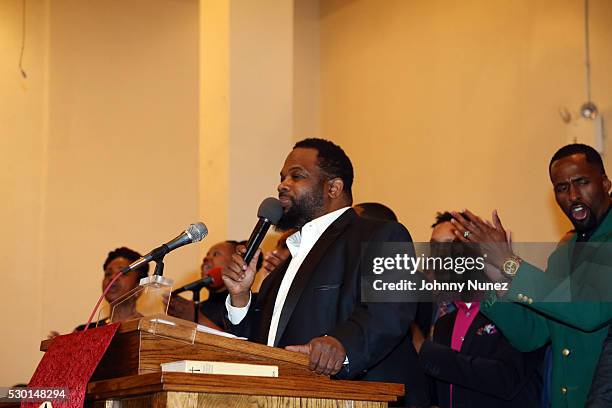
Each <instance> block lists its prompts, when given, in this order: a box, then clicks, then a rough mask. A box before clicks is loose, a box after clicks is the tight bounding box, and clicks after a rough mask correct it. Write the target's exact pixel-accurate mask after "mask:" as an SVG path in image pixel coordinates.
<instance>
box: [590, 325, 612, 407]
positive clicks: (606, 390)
mask: <svg viewBox="0 0 612 408" xmlns="http://www.w3.org/2000/svg"><path fill="white" fill-rule="evenodd" d="M586 406H587V408H604V407H612V325H611V326H610V328H609V329H608V337H606V340H605V341H604V344H603V349H602V350H601V354H600V355H599V363H597V370H595V376H594V377H593V383H592V384H591V391H590V392H589V399H588V401H587V405H586Z"/></svg>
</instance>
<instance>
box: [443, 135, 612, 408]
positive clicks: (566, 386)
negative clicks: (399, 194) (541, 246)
mask: <svg viewBox="0 0 612 408" xmlns="http://www.w3.org/2000/svg"><path fill="white" fill-rule="evenodd" d="M549 173H550V179H551V182H552V184H553V188H554V192H555V198H556V201H557V204H558V205H559V207H560V208H561V209H562V210H563V212H564V213H565V214H566V216H567V217H568V218H569V220H570V221H571V222H572V224H573V225H574V227H575V229H576V235H575V236H574V237H573V238H572V239H571V240H570V241H569V242H568V243H566V244H564V245H561V246H560V247H559V248H558V249H557V250H555V252H553V254H552V255H551V256H550V257H549V258H548V266H547V268H546V272H545V273H543V272H542V271H541V270H539V269H537V268H536V267H535V266H533V265H530V264H529V263H527V262H525V261H523V260H522V259H521V258H519V257H518V256H516V255H515V254H514V253H513V252H512V248H511V245H510V243H509V242H508V240H507V238H506V231H505V230H504V228H503V226H502V224H501V221H500V219H499V217H498V215H497V213H496V212H494V213H493V222H492V223H488V222H484V221H483V220H482V219H480V218H479V217H478V216H476V215H474V214H473V213H471V212H469V211H466V215H467V218H466V217H462V215H461V214H459V213H453V216H454V217H455V218H456V222H455V227H456V231H455V234H456V236H457V237H458V238H459V239H460V240H462V241H464V242H474V243H479V244H480V245H481V247H482V249H483V250H484V251H485V252H486V253H487V258H488V260H487V262H489V263H490V264H491V265H493V266H494V267H495V268H491V269H490V270H488V276H489V278H490V279H492V280H494V281H496V282H504V283H507V287H508V288H509V289H508V290H505V291H498V292H497V293H491V294H490V295H491V296H490V297H489V299H488V301H487V302H484V303H485V304H484V306H483V307H482V309H481V311H482V312H483V313H484V314H485V315H487V316H488V317H489V318H490V319H491V320H493V321H494V322H495V324H496V325H497V326H498V328H499V329H501V331H502V332H503V333H504V335H505V336H506V337H507V338H508V339H509V340H510V342H511V343H512V344H513V345H514V346H515V347H516V348H517V349H519V350H521V351H523V352H528V351H532V350H535V349H537V348H539V347H541V346H543V345H545V344H547V343H549V342H550V343H551V345H552V352H553V369H552V390H551V393H552V405H553V407H580V408H582V407H584V406H585V403H586V398H587V393H588V391H589V387H590V385H591V382H592V380H593V374H594V372H595V367H596V364H597V360H598V358H599V354H600V353H601V349H602V344H603V341H604V339H605V337H606V335H607V332H608V324H609V322H610V320H611V319H612V302H611V301H612V251H611V250H610V248H612V214H610V211H609V209H610V198H609V195H608V192H609V191H610V186H611V183H610V180H609V179H608V177H607V176H606V173H605V170H604V166H603V162H602V160H601V156H600V155H599V153H597V151H595V150H594V149H593V148H591V147H589V146H586V145H582V144H572V145H567V146H565V147H562V148H561V149H559V150H558V151H557V153H555V155H554V156H553V158H552V159H551V161H550V165H549ZM498 298H499V299H498ZM499 300H506V301H505V302H501V301H499Z"/></svg>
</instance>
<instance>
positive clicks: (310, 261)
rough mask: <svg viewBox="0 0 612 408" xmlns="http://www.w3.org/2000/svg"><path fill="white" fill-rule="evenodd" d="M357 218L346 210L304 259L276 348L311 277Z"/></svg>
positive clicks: (287, 301) (287, 302)
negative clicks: (329, 249) (329, 250)
mask: <svg viewBox="0 0 612 408" xmlns="http://www.w3.org/2000/svg"><path fill="white" fill-rule="evenodd" d="M355 217H357V214H356V213H355V211H354V210H353V209H352V208H349V209H348V210H346V211H345V212H344V213H343V214H342V215H341V216H340V217H339V218H338V219H337V220H336V221H334V222H333V223H332V224H331V225H330V226H329V227H327V229H326V230H325V232H323V234H322V235H321V237H320V238H319V239H318V240H317V242H316V243H315V245H314V246H313V247H312V249H311V250H310V252H309V253H308V255H307V256H306V259H304V261H303V262H302V265H300V269H299V270H298V272H297V274H296V275H295V278H294V279H293V282H292V283H291V287H290V288H289V293H287V298H286V299H285V303H284V305H283V310H282V311H281V315H280V319H279V321H278V329H277V330H276V337H275V339H274V345H275V346H277V345H278V343H279V341H280V339H281V338H282V337H283V333H284V332H285V329H286V328H287V324H288V323H289V320H290V319H291V315H292V314H293V311H294V310H295V306H296V305H297V304H298V301H299V300H300V297H301V296H302V292H303V291H304V288H305V287H306V286H307V285H308V282H309V281H310V277H311V276H312V274H313V273H314V271H315V269H316V267H317V265H318V264H319V262H320V261H321V258H322V257H323V256H324V255H325V253H326V252H327V250H328V248H329V247H330V245H331V244H332V243H333V242H334V241H335V240H336V239H338V237H339V236H340V234H342V232H343V231H344V229H345V228H346V227H347V226H348V225H349V224H350V222H351V221H352V220H353V219H354V218H355ZM279 285H280V284H279ZM277 292H278V289H277Z"/></svg>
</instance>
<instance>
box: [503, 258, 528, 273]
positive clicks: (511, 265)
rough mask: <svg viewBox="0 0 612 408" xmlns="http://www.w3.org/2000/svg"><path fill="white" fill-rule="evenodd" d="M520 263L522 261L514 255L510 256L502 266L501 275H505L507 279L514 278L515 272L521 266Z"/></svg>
mask: <svg viewBox="0 0 612 408" xmlns="http://www.w3.org/2000/svg"><path fill="white" fill-rule="evenodd" d="M521 262H523V260H522V259H521V258H519V257H518V256H516V255H512V256H511V257H510V258H508V259H506V260H505V261H504V263H503V264H502V269H501V270H502V273H503V274H504V275H506V276H507V277H508V278H514V277H515V276H516V272H517V271H518V269H519V267H520V266H521Z"/></svg>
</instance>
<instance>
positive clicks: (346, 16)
mask: <svg viewBox="0 0 612 408" xmlns="http://www.w3.org/2000/svg"><path fill="white" fill-rule="evenodd" d="M320 5H321V11H320V12H321V26H320V29H321V33H320V36H321V56H320V59H321V101H320V103H321V133H322V135H324V136H325V137H328V138H331V139H333V140H336V141H337V142H338V143H340V144H341V145H342V146H344V147H345V148H346V150H347V151H348V153H349V155H350V157H351V158H352V159H353V162H354V165H355V168H356V172H355V174H356V183H355V199H356V201H380V202H383V203H386V204H388V205H390V206H391V207H392V208H393V209H394V210H395V211H396V212H397V213H398V214H399V216H400V219H401V220H402V221H403V222H404V223H405V224H406V225H407V226H408V228H409V229H410V230H411V231H412V233H413V235H414V238H415V239H418V240H425V239H428V237H429V225H430V224H431V223H432V221H433V217H434V214H435V212H436V211H437V210H444V209H449V208H450V209H462V208H465V207H468V208H470V209H473V210H475V211H477V212H478V213H481V214H484V215H487V216H489V215H490V211H491V210H492V209H493V208H498V209H499V211H500V214H501V217H502V221H504V222H505V223H506V225H507V226H508V227H510V228H511V229H512V230H513V231H514V232H515V238H516V239H517V240H521V241H547V240H552V241H554V240H556V239H557V238H558V237H559V236H560V235H561V234H562V233H563V232H564V231H566V230H567V229H568V228H569V225H568V223H567V222H566V221H565V220H564V219H563V218H562V217H561V216H560V214H559V211H558V210H557V209H556V207H555V204H554V202H553V199H552V197H551V188H550V184H549V181H548V178H547V177H548V176H547V166H548V160H549V159H550V156H551V155H552V154H553V153H554V151H555V150H556V149H557V148H558V147H560V146H561V145H564V144H565V143H566V139H565V129H564V126H565V125H564V124H563V123H562V121H561V119H560V116H559V114H558V112H557V111H558V108H559V107H560V106H567V107H568V108H571V109H573V110H577V109H578V107H579V106H580V105H581V104H582V102H584V100H585V98H586V96H585V91H584V71H583V70H584V68H583V38H584V37H583V33H584V31H583V17H582V11H583V2H581V1H557V0H542V1H538V2H534V1H530V0H521V1H515V0H512V1H510V0H508V1H480V0H472V1H461V2H449V1H445V0H438V1H431V0H423V1H403V0H389V1H377V0H326V1H322V2H320ZM591 8H592V13H591V25H592V31H591V35H592V46H591V52H592V65H593V67H592V70H593V97H594V99H595V101H596V102H597V103H598V105H599V107H600V109H601V110H602V111H603V112H604V116H605V119H606V121H608V123H610V122H612V115H611V114H610V108H611V103H612V81H611V78H610V75H608V73H609V72H611V71H612V26H611V25H610V24H609V22H610V21H612V2H609V1H606V0H599V1H592V2H591ZM606 151H607V152H608V154H609V152H611V151H612V150H610V143H609V142H608V143H606ZM611 171H612V170H611Z"/></svg>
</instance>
